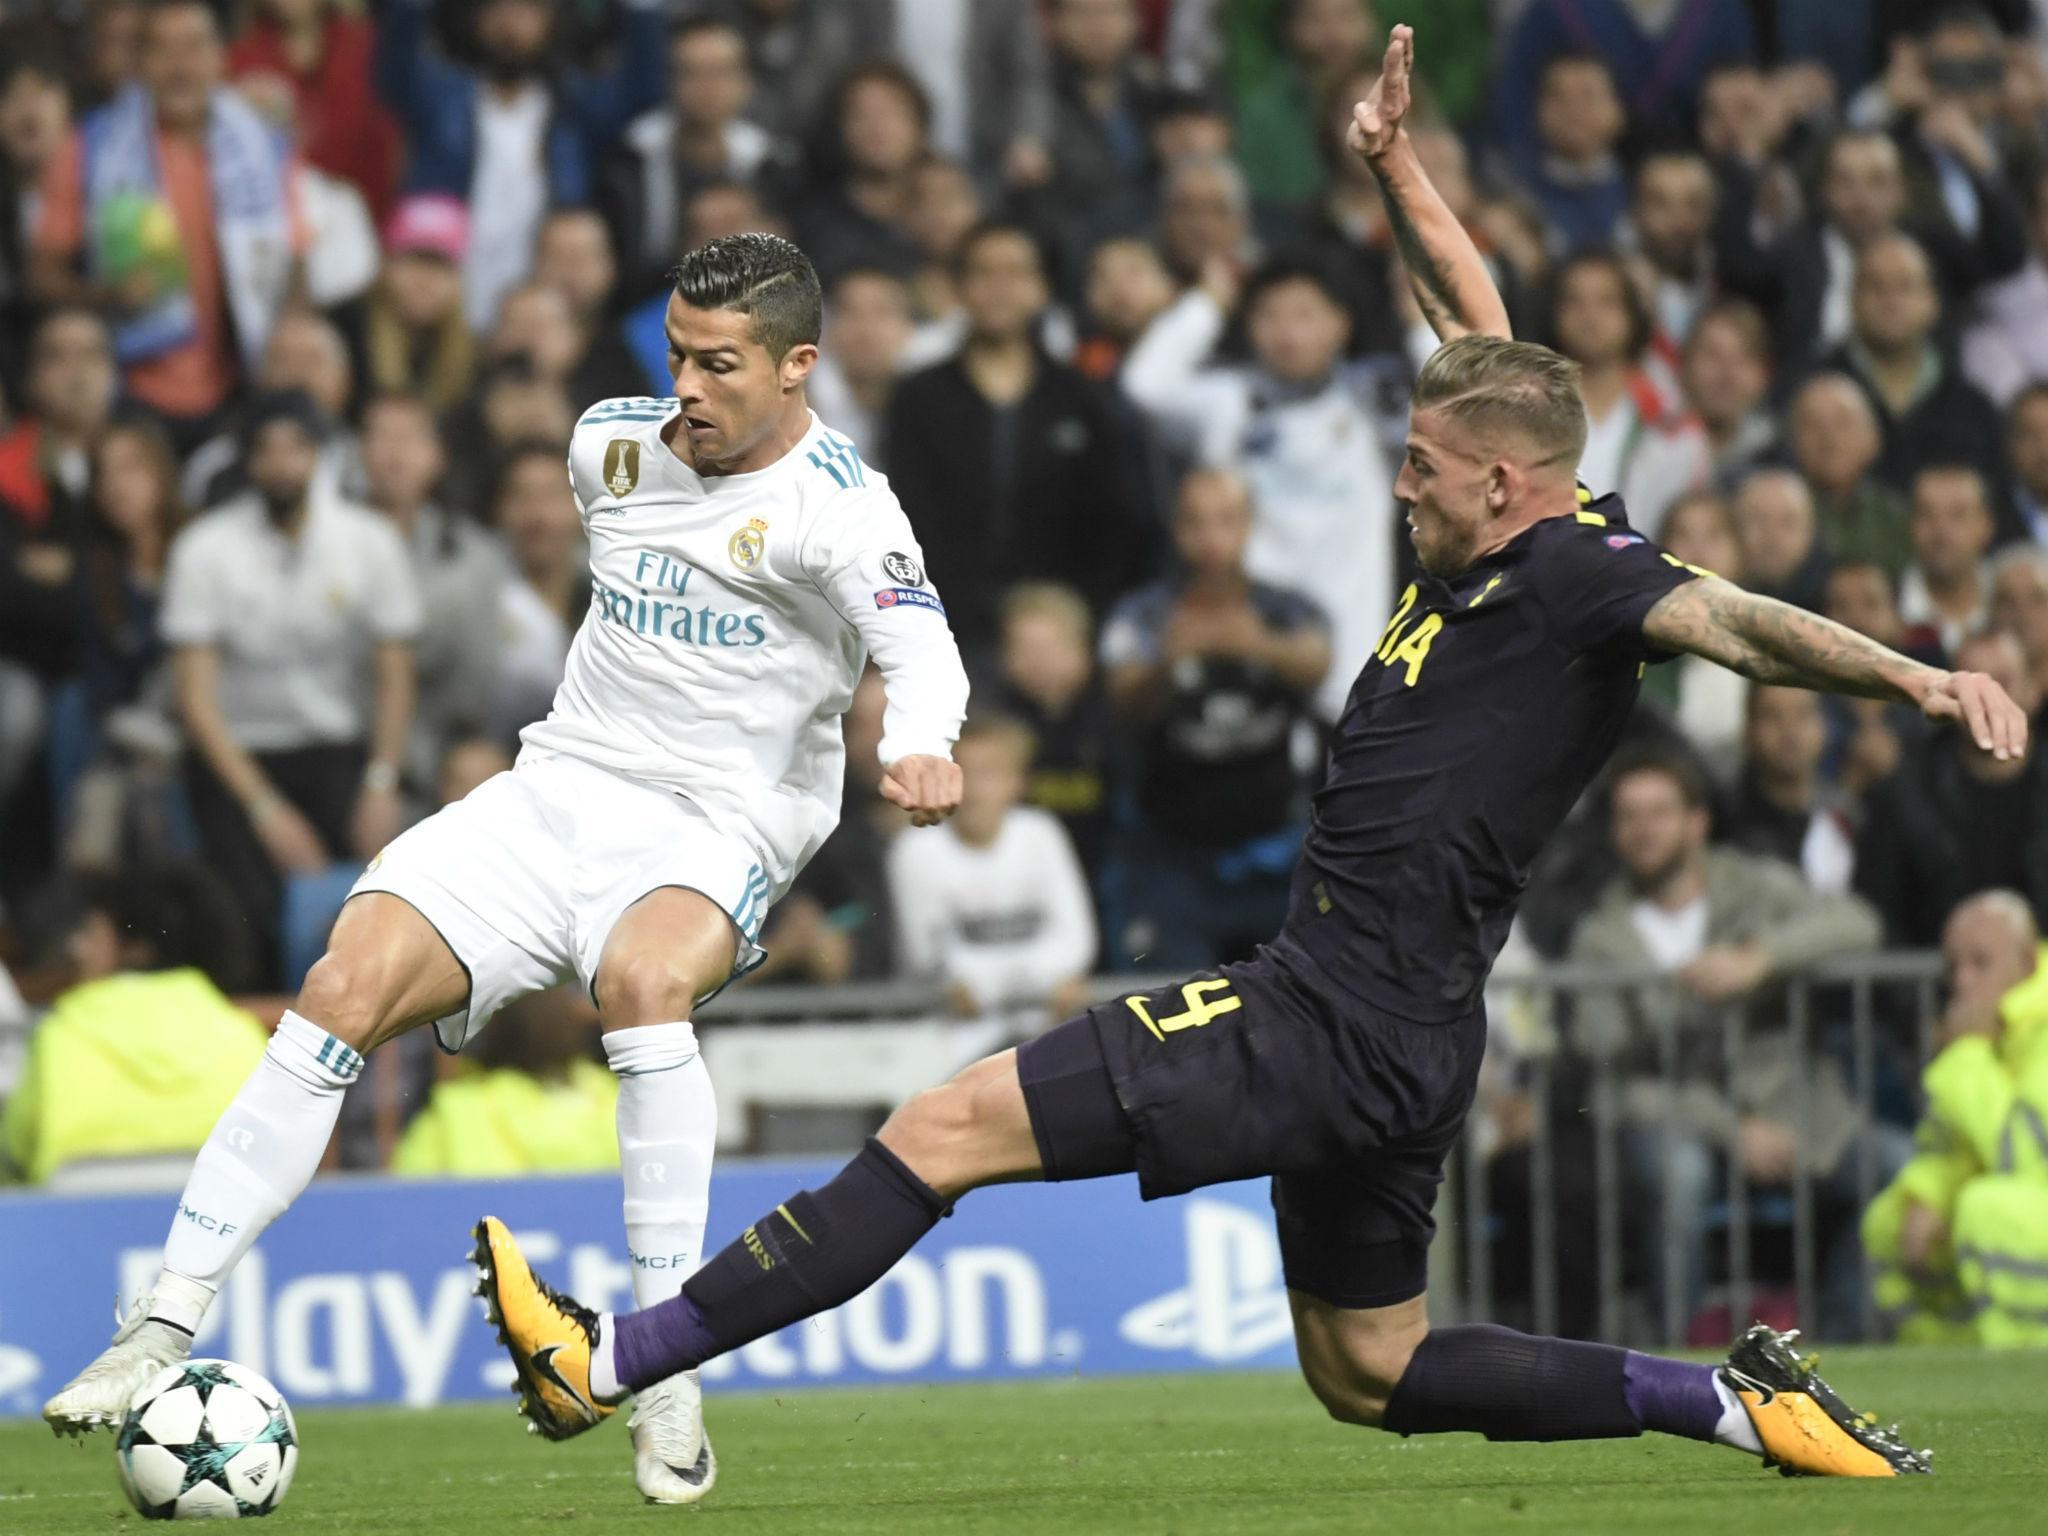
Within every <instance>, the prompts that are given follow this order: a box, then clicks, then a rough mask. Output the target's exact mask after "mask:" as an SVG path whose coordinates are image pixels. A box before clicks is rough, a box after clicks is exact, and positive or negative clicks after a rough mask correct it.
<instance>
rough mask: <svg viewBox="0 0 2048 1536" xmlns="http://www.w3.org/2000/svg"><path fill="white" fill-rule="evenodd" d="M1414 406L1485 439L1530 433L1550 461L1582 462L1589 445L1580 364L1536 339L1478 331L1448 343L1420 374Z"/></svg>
mask: <svg viewBox="0 0 2048 1536" xmlns="http://www.w3.org/2000/svg"><path fill="white" fill-rule="evenodd" d="M1413 404H1414V408H1415V409H1416V410H1418V411H1420V410H1431V411H1435V412H1437V413H1438V414H1439V415H1441V416H1444V417H1447V418H1448V419H1450V420H1452V421H1455V422H1457V423H1458V424H1460V425H1461V426H1463V427H1465V428H1466V429H1468V430H1469V431H1472V432H1474V433H1477V434H1478V435H1479V436H1481V437H1485V438H1489V439H1490V438H1492V437H1494V436H1496V435H1498V434H1500V433H1503V432H1513V433H1516V434H1518V435H1520V436H1522V437H1525V438H1527V439H1529V441H1531V442H1532V443H1534V444H1535V445H1536V446H1537V448H1538V449H1540V450H1541V451H1542V455H1543V457H1542V462H1543V463H1546V464H1550V463H1561V462H1565V461H1569V462H1570V463H1572V464H1577V463H1578V461H1579V455H1580V454H1581V453H1583V452H1584V451H1585V448H1586V407H1585V404H1584V403H1583V402H1582V401H1581V400H1580V399H1579V365H1578V364H1577V363H1575V362H1573V361H1571V359H1569V358H1567V357H1564V356H1562V355H1560V354H1558V353H1556V352H1553V351H1551V350H1550V348H1548V347H1539V346H1537V345H1536V344H1535V343H1534V342H1529V341H1510V340H1507V339H1506V338H1504V337H1500V336H1481V335H1477V334H1474V335H1470V336H1460V337H1459V338H1458V339H1457V340H1455V341H1447V342H1445V343H1444V344H1443V345H1442V346H1441V347H1438V348H1437V349H1436V352H1435V353H1434V354H1433V355H1432V356H1431V357H1430V359H1429V361H1428V362H1426V363H1424V364H1423V365H1422V371H1421V372H1420V373H1419V374H1417V375H1416V376H1415V394H1414V400H1413Z"/></svg>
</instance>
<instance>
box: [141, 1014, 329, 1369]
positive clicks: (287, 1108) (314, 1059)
mask: <svg viewBox="0 0 2048 1536" xmlns="http://www.w3.org/2000/svg"><path fill="white" fill-rule="evenodd" d="M362 1070H363V1058H362V1057H361V1056H359V1055H357V1054H356V1053H355V1051H354V1050H353V1049H351V1048H350V1047H349V1046H346V1045H344V1044H342V1042H341V1041H339V1040H337V1039H336V1038H335V1037H334V1036H333V1035H330V1034H329V1033H327V1031H326V1030H324V1029H322V1028H321V1027H320V1026H319V1025H318V1024H315V1023H313V1022H312V1021H311V1020H310V1019H307V1018H305V1017H304V1016H302V1015H300V1014H298V1013H295V1012H291V1011H287V1012H286V1013H285V1016H284V1018H283V1020H282V1021H281V1022H280V1023H279V1024H278V1026H277V1033H276V1034H274V1035H272V1036H271V1037H270V1044H269V1046H268V1047H267V1048H266V1049H265V1050H264V1052H263V1059H262V1060H261V1061H259V1062H257V1063H256V1070H255V1071H253V1072H251V1073H250V1074H249V1078H248V1081H247V1082H245V1083H243V1084H242V1087H241V1090H240V1092H238V1093H237V1094H236V1095H235V1098H234V1102H233V1103H231V1104H229V1105H228V1107H227V1110H226V1112H225V1113H223V1114H222V1115H221V1117H220V1119H219V1121H218V1122H217V1123H216V1124H215V1125H214V1127H213V1132H212V1134H211V1135H209V1136H208V1137H207V1138H206V1145H205V1146H203V1147H201V1148H200V1149H199V1157H198V1160H197V1161H196V1162H194V1163H193V1165H192V1176H191V1178H190V1179H188V1180H187V1181H186V1184H185V1193H184V1194H183V1195H182V1196H181V1197H180V1198H179V1201H178V1214H177V1215H176V1216H174V1217H173V1218H172V1219H171V1235H170V1238H169V1239H168V1240H167V1241H166V1242H165V1243H164V1264H163V1274H162V1275H160V1276H159V1277H158V1279H157V1284H156V1290H155V1292H154V1295H153V1300H152V1303H151V1306H150V1316H151V1317H153V1318H156V1319H158V1320H159V1321H162V1322H166V1323H171V1324H173V1325H175V1326H176V1327H179V1328H184V1329H187V1330H188V1331H190V1332H193V1333H197V1332H198V1331H199V1323H200V1320H201V1319H202V1318H203V1317H205V1315H206V1308H207V1305H208V1303H210V1302H211V1300H212V1299H213V1293H214V1292H216V1291H218V1290H219V1289H220V1288H221V1285H222V1284H223V1282H225V1281H226V1279H227V1277H228V1272H229V1271H230V1270H232V1269H233V1268H234V1267H235V1265H236V1264H238V1263H239V1262H240V1261H241V1258H242V1255H243V1254H245V1253H247V1252H248V1251H249V1248H250V1246H251V1245H252V1244H253V1243H254V1242H255V1241H256V1238H257V1236H258V1235H259V1234H260V1233H261V1232H262V1231H263V1229H264V1228H265V1227H267V1226H269V1225H270V1224H271V1222H273V1221H274V1220H276V1219H277V1217H278V1216H279V1215H280V1214H282V1213H283V1211H284V1208H285V1207H286V1206H288V1205H290V1204H291V1203H292V1201H294V1200H296V1199H297V1198H298V1197H299V1193H300V1191H302V1190H303V1189H305V1187H306V1185H307V1184H308V1183H309V1182H311V1180H312V1177H313V1171H314V1170H315V1169H316V1168H318V1167H319V1166H320V1158H321V1155H322V1154H323V1153H325V1152H326V1150H327V1143H328V1140H329V1138H330V1137H332V1136H333V1134H334V1121H335V1117H336V1116H338V1115H339V1114H340V1113H341V1095H342V1091H343V1090H344V1089H346V1088H347V1087H348V1085H349V1084H350V1083H352V1082H354V1081H355V1080H356V1075H357V1074H358V1073H359V1072H361V1071H362Z"/></svg>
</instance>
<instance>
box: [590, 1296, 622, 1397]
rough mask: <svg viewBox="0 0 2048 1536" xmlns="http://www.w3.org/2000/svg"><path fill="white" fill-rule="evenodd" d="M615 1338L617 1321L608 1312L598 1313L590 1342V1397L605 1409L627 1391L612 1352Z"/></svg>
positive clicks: (616, 1335) (616, 1358)
mask: <svg viewBox="0 0 2048 1536" xmlns="http://www.w3.org/2000/svg"><path fill="white" fill-rule="evenodd" d="M617 1337H618V1320H617V1319H616V1318H614V1317H613V1316H612V1314H611V1313H609V1312H601V1313H599V1314H598V1318H597V1335H596V1337H595V1338H593V1339H592V1340H591V1341H590V1395H591V1396H592V1397H593V1398H595V1399H596V1400H597V1401H598V1402H600V1403H603V1404H605V1405H606V1406H607V1407H609V1406H611V1405H613V1404H616V1403H618V1402H619V1401H621V1400H622V1399H623V1398H624V1397H625V1396H626V1390H627V1389H626V1387H625V1385H624V1384H623V1383H622V1382H621V1381H620V1380H619V1366H618V1357H617V1356H616V1355H615V1354H614V1353H613V1352H612V1341H613V1340H614V1339H615V1338H617Z"/></svg>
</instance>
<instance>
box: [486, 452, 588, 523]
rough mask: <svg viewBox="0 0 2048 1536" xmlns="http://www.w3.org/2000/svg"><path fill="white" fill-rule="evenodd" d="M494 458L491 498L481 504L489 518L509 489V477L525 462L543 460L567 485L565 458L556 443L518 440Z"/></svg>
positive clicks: (510, 479)
mask: <svg viewBox="0 0 2048 1536" xmlns="http://www.w3.org/2000/svg"><path fill="white" fill-rule="evenodd" d="M494 457H495V459H496V464H495V467H494V470H493V473H492V475H491V494H490V497H489V499H487V500H486V501H485V502H484V507H485V509H486V510H487V511H488V512H489V513H490V515H492V516H496V515H497V511H498V503H499V502H501V501H503V500H504V499H505V493H506V492H507V491H508V490H510V489H511V488H512V477H513V476H514V475H516V474H517V473H518V472H519V470H520V468H521V467H522V466H524V465H525V463H526V461H527V460H529V459H546V460H547V461H548V463H549V464H550V465H552V466H554V467H555V468H556V469H558V470H559V471H560V472H561V475H562V483H563V485H565V486H566V485H567V484H568V483H569V471H568V468H567V465H566V460H567V458H568V455H567V454H566V453H564V452H563V451H562V448H561V445H560V444H559V443H551V442H548V441H546V440H545V439H543V438H538V437H522V438H520V439H519V440H518V441H516V442H512V443H507V444H506V445H505V446H504V447H502V448H499V449H498V450H497V451H496V453H495V455H494Z"/></svg>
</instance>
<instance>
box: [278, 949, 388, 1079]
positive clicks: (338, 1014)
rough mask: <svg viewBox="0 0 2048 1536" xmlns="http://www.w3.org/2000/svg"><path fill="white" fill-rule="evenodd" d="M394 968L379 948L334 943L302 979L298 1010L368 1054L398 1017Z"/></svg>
mask: <svg viewBox="0 0 2048 1536" xmlns="http://www.w3.org/2000/svg"><path fill="white" fill-rule="evenodd" d="M389 970H390V966H389V965H388V964H387V963H386V962H385V961H383V960H382V959H381V958H380V957H378V956H376V955H374V954H363V953H360V952H357V951H351V950H333V949H330V950H329V951H327V953H326V954H324V955H322V956H321V957H320V958H319V959H318V960H316V961H314V962H313V968H312V969H311V970H309V971H307V972H306V979H305V980H304V981H303V982H301V983H300V985H299V996H298V1001H297V1008H298V1011H299V1013H301V1014H302V1015H304V1016H305V1017H306V1018H308V1019H311V1020H312V1021H313V1022H314V1023H315V1024H318V1025H319V1026H320V1027H321V1028H322V1029H324V1030H326V1031H327V1032H328V1033H329V1034H330V1035H332V1036H334V1037H335V1039H337V1040H339V1041H341V1042H342V1044H344V1045H347V1046H350V1047H352V1048H353V1049H354V1050H356V1051H358V1052H360V1053H363V1054H367V1053H368V1052H370V1051H372V1050H374V1049H375V1048H376V1046H377V1045H378V1043H379V1042H380V1041H381V1040H382V1039H383V1038H384V1037H385V1035H386V1034H387V1033H388V1031H389V1026H390V1024H391V1022H392V1021H391V1018H390V1013H391V1002H390V997H391V992H392V985H391V981H392V978H391V977H390V975H389V974H388V973H389Z"/></svg>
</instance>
